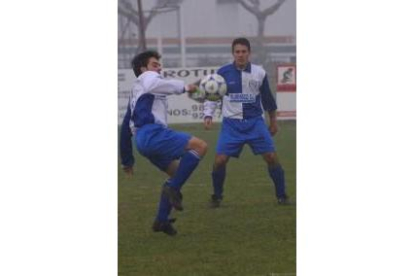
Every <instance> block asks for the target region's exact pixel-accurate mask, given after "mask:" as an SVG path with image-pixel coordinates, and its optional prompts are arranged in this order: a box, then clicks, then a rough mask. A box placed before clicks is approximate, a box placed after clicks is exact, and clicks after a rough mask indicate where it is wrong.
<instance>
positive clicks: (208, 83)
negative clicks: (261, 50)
mask: <svg viewBox="0 0 414 276" xmlns="http://www.w3.org/2000/svg"><path fill="white" fill-rule="evenodd" d="M200 90H201V91H202V93H204V94H205V98H206V99H207V100H209V101H218V100H220V99H221V98H222V97H223V96H224V95H225V94H226V92H227V84H226V81H225V80H224V78H223V77H222V76H220V75H218V74H210V75H207V76H205V77H204V78H203V79H202V80H201V82H200Z"/></svg>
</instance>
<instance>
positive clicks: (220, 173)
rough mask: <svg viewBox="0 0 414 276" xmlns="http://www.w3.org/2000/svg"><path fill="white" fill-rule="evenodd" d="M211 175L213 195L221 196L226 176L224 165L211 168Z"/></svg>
mask: <svg viewBox="0 0 414 276" xmlns="http://www.w3.org/2000/svg"><path fill="white" fill-rule="evenodd" d="M211 177H212V178H213V188H214V195H215V196H217V197H222V195H223V186H224V179H225V178H226V166H222V167H218V168H216V169H213V171H212V172H211Z"/></svg>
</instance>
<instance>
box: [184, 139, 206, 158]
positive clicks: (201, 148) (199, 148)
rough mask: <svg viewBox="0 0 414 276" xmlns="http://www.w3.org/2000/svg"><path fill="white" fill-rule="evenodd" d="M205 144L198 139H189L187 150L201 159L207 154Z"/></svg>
mask: <svg viewBox="0 0 414 276" xmlns="http://www.w3.org/2000/svg"><path fill="white" fill-rule="evenodd" d="M207 147H208V146H207V143H206V142H205V141H203V140H201V139H198V138H196V137H193V138H191V140H190V141H189V146H188V149H191V150H194V151H196V152H197V153H198V155H200V157H203V156H204V155H205V154H206V153H207Z"/></svg>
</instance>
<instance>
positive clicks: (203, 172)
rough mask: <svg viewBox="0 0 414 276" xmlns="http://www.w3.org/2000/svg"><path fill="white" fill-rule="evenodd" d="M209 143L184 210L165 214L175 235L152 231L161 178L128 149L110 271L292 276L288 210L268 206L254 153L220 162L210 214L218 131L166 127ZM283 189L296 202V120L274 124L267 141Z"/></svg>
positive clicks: (267, 182) (266, 182)
mask: <svg viewBox="0 0 414 276" xmlns="http://www.w3.org/2000/svg"><path fill="white" fill-rule="evenodd" d="M170 127H171V128H173V129H175V130H179V131H184V132H188V133H191V134H192V135H194V136H197V137H199V138H201V139H203V140H205V141H206V142H207V143H208V145H209V150H208V153H207V155H206V156H205V157H204V159H203V160H202V161H201V163H200V165H199V166H198V168H197V169H196V171H195V172H194V173H193V174H192V176H191V177H190V179H189V180H188V181H187V183H186V184H185V185H184V187H183V190H182V192H183V195H184V201H183V205H184V209H185V210H184V211H183V212H176V211H173V213H172V217H175V218H177V222H176V223H175V224H174V226H175V228H176V229H177V231H178V234H177V236H175V237H170V236H167V235H165V234H163V233H153V232H152V231H151V225H152V222H153V220H154V217H155V214H156V212H157V208H158V200H159V196H160V191H161V186H162V184H163V183H164V181H165V179H166V178H167V177H166V175H165V174H164V173H162V172H160V171H159V170H158V169H157V168H155V167H154V166H153V165H152V164H150V163H149V161H147V160H146V159H145V158H144V157H142V156H140V155H139V154H138V153H137V152H136V150H135V149H134V154H135V158H136V163H135V166H134V176H133V177H127V176H126V175H125V174H124V173H123V171H122V170H121V168H120V166H119V173H118V180H119V181H118V274H119V275H123V276H127V275H128V276H129V275H131V276H132V275H134V276H136V275H177V276H178V275H180V276H183V275H192V276H193V275H194V276H198V275H200V276H201V275H206V276H207V275H208V276H215V275H220V276H221V275H268V276H270V275H273V276H292V275H296V205H291V206H279V205H277V204H276V200H275V195H274V186H273V184H272V182H271V179H270V177H269V175H268V173H267V168H266V163H265V162H264V161H263V160H262V157H261V156H254V155H253V154H252V152H251V150H250V148H249V147H248V146H245V147H244V150H243V152H242V154H241V156H240V158H239V159H234V158H231V159H230V161H229V163H228V165H227V177H226V181H225V185H224V200H223V202H222V207H220V208H219V209H210V208H209V207H208V200H209V198H210V195H211V193H212V184H211V176H210V174H211V167H212V163H213V159H214V154H215V146H216V141H217V138H218V133H219V129H220V125H219V124H215V125H214V128H213V130H211V131H205V130H204V129H203V126H202V125H201V124H188V125H171V126H170ZM274 141H275V142H276V146H277V153H278V155H279V159H280V161H281V163H282V165H283V167H284V170H285V178H286V188H287V192H288V195H289V196H290V199H291V200H292V201H293V202H294V203H295V202H296V122H295V121H280V122H279V133H278V134H277V135H276V136H275V137H274Z"/></svg>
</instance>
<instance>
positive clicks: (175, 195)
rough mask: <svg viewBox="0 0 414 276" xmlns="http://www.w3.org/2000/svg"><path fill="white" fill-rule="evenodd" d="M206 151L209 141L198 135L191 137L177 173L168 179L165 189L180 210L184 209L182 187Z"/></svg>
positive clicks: (173, 204)
mask: <svg viewBox="0 0 414 276" xmlns="http://www.w3.org/2000/svg"><path fill="white" fill-rule="evenodd" d="M206 152H207V143H206V142H204V141H203V140H201V139H199V138H197V137H191V139H190V140H189V141H188V143H187V146H186V147H185V153H184V155H183V156H182V157H181V160H180V164H179V165H178V167H177V170H176V172H175V175H174V176H173V177H171V178H170V179H169V181H167V183H166V186H165V187H164V190H163V191H164V193H165V195H166V196H167V197H168V199H169V201H170V203H171V204H172V206H173V207H174V208H175V209H177V210H179V211H181V210H183V206H182V203H181V201H182V195H181V193H180V190H181V187H182V186H183V185H184V183H185V182H186V181H187V179H188V178H189V177H190V175H191V174H192V172H193V171H194V170H195V169H196V168H197V166H198V164H199V162H200V160H201V158H202V157H203V156H204V155H205V154H206Z"/></svg>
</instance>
